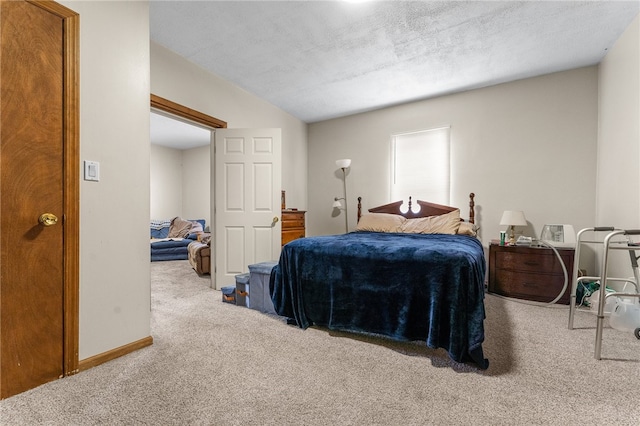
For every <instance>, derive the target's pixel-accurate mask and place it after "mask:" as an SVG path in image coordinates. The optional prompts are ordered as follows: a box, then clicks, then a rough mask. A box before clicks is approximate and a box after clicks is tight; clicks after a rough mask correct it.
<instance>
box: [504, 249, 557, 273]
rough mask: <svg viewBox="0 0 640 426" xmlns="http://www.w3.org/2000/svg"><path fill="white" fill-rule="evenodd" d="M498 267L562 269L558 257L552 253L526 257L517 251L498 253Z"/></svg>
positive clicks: (536, 270) (526, 269) (532, 269)
mask: <svg viewBox="0 0 640 426" xmlns="http://www.w3.org/2000/svg"><path fill="white" fill-rule="evenodd" d="M496 267H497V268H498V269H510V270H516V271H529V272H539V271H561V269H560V268H561V266H560V264H558V259H557V258H556V256H555V255H554V254H553V253H552V255H548V254H538V255H536V254H530V255H528V256H526V257H524V256H522V255H521V254H519V253H516V252H500V253H496Z"/></svg>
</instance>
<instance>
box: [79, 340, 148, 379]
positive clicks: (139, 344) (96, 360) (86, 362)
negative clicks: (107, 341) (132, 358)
mask: <svg viewBox="0 0 640 426" xmlns="http://www.w3.org/2000/svg"><path fill="white" fill-rule="evenodd" d="M152 344H153V337H151V336H149V337H145V338H144V339H140V340H137V341H135V342H131V343H129V344H127V345H124V346H120V347H119V348H115V349H112V350H110V351H107V352H103V353H101V354H98V355H94V356H92V357H90V358H87V359H83V360H81V361H79V362H78V371H84V370H88V369H90V368H93V367H95V366H98V365H100V364H104V363H105V362H108V361H111V360H113V359H116V358H119V357H121V356H123V355H127V354H130V353H131V352H135V351H137V350H138V349H142V348H145V347H147V346H151V345H152Z"/></svg>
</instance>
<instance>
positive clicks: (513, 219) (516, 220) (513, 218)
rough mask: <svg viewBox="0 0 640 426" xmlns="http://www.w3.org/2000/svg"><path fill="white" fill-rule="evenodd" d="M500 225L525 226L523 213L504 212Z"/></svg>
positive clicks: (525, 220) (514, 211) (525, 221)
mask: <svg viewBox="0 0 640 426" xmlns="http://www.w3.org/2000/svg"><path fill="white" fill-rule="evenodd" d="M500 225H513V226H527V219H525V217H524V212H522V211H520V210H505V211H504V213H502V219H500Z"/></svg>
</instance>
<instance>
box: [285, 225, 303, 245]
mask: <svg viewBox="0 0 640 426" xmlns="http://www.w3.org/2000/svg"><path fill="white" fill-rule="evenodd" d="M304 235H305V231H304V229H292V230H289V231H285V230H283V231H282V245H285V244H287V243H288V242H290V241H293V240H297V239H298V238H304Z"/></svg>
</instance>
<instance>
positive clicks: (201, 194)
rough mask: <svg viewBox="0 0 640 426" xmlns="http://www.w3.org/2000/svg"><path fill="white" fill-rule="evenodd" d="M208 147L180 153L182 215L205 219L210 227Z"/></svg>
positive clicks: (189, 217) (209, 165)
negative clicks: (181, 165) (181, 166)
mask: <svg viewBox="0 0 640 426" xmlns="http://www.w3.org/2000/svg"><path fill="white" fill-rule="evenodd" d="M210 158H211V155H210V149H209V146H203V147H200V148H193V149H185V150H183V151H182V164H183V168H182V215H183V217H185V218H187V219H205V220H206V223H207V225H208V226H211V220H210V212H211V203H210V201H209V200H210V194H211V173H210V169H211V164H210V163H211V161H210Z"/></svg>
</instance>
